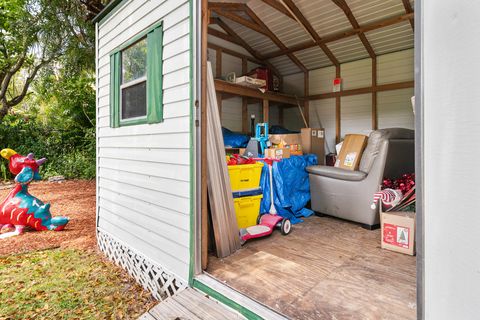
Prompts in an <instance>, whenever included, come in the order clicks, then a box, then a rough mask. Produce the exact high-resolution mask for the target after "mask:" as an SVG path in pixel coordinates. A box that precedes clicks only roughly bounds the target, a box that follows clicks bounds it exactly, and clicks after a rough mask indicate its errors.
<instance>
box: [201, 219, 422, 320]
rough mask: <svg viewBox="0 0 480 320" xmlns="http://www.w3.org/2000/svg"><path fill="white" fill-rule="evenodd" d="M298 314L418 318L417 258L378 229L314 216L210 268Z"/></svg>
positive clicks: (284, 311) (238, 286)
mask: <svg viewBox="0 0 480 320" xmlns="http://www.w3.org/2000/svg"><path fill="white" fill-rule="evenodd" d="M207 271H208V272H209V273H210V274H211V275H212V276H214V277H216V278H217V279H219V280H221V281H224V282H225V283H227V284H228V285H230V286H232V287H233V288H235V289H237V290H239V291H240V292H242V293H244V294H246V295H247V296H249V297H252V298H254V299H256V300H258V301H260V302H262V303H264V304H266V305H268V306H270V307H271V308H273V309H274V310H277V311H279V312H280V313H282V314H284V315H286V316H287V317H289V318H292V319H403V320H404V319H415V318H416V293H415V292H416V267H415V257H412V256H407V255H403V254H400V253H395V252H391V251H387V250H383V249H381V248H380V230H374V231H368V230H365V229H362V228H361V227H359V226H358V225H355V224H352V223H349V222H346V221H342V220H338V219H334V218H329V217H321V218H320V217H310V218H307V219H305V222H303V223H300V224H297V225H294V226H293V230H292V233H291V234H289V235H288V236H282V235H280V232H278V231H275V232H274V234H273V235H272V236H270V237H268V238H264V239H260V240H256V241H252V242H249V243H247V244H246V245H245V246H244V247H243V248H242V249H241V250H239V251H238V252H236V253H235V254H234V255H232V256H230V257H227V258H225V259H217V258H215V257H210V260H209V267H208V270H207Z"/></svg>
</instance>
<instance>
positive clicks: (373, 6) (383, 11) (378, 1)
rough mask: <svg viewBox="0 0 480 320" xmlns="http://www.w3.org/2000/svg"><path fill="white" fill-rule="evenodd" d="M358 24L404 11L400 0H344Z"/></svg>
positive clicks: (396, 14)
mask: <svg viewBox="0 0 480 320" xmlns="http://www.w3.org/2000/svg"><path fill="white" fill-rule="evenodd" d="M346 2H347V4H348V6H349V8H350V10H352V13H353V16H354V17H355V19H356V20H357V22H358V24H359V25H360V26H362V25H364V24H368V23H372V22H375V21H378V20H383V19H386V18H390V17H394V16H398V15H401V14H404V13H405V7H404V6H403V3H402V1H400V0H346Z"/></svg>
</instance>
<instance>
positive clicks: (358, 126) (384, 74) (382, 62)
mask: <svg viewBox="0 0 480 320" xmlns="http://www.w3.org/2000/svg"><path fill="white" fill-rule="evenodd" d="M413 71H414V69H413V49H409V50H405V51H399V52H394V53H389V54H386V55H381V56H378V57H377V76H378V77H377V82H378V84H379V85H380V84H388V83H396V82H403V81H412V80H413V78H414V75H413ZM340 72H341V77H342V81H343V82H342V88H343V89H344V90H349V89H356V88H362V87H368V86H370V85H371V84H372V62H371V60H370V59H364V60H358V61H354V62H349V63H344V64H342V65H341V69H340ZM334 78H335V67H326V68H322V69H317V70H312V71H310V80H309V92H310V94H318V93H327V92H331V91H332V82H333V79H334ZM411 96H413V88H408V89H400V90H392V91H384V92H379V93H378V94H377V117H378V127H379V128H391V127H402V128H410V129H413V128H414V115H413V111H412V106H411V103H410V98H411ZM371 106H372V95H371V94H362V95H354V96H347V97H342V98H341V114H340V119H341V124H340V127H341V136H342V137H343V136H345V134H348V133H363V134H368V133H369V132H370V131H371V129H372V111H371V108H372V107H371ZM310 126H312V127H318V126H323V127H324V128H325V129H326V130H325V135H326V141H327V145H328V146H329V148H330V150H331V151H333V150H334V148H333V147H332V146H334V145H335V99H325V100H316V101H310Z"/></svg>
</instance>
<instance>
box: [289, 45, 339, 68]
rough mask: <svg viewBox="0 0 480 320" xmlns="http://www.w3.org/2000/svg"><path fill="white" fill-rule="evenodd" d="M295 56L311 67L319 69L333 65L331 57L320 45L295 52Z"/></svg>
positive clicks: (307, 66)
mask: <svg viewBox="0 0 480 320" xmlns="http://www.w3.org/2000/svg"><path fill="white" fill-rule="evenodd" d="M295 56H296V57H297V58H298V59H299V60H300V62H302V63H303V65H304V66H305V67H306V68H307V69H309V70H313V69H318V68H321V67H326V66H329V65H332V62H331V61H330V59H329V58H328V57H327V56H326V55H325V53H324V52H323V50H322V49H320V47H318V46H317V47H314V48H310V49H305V50H302V51H298V52H295Z"/></svg>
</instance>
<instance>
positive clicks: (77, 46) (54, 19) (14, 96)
mask: <svg viewBox="0 0 480 320" xmlns="http://www.w3.org/2000/svg"><path fill="white" fill-rule="evenodd" d="M86 16H87V11H86V8H85V7H83V6H82V5H80V4H79V3H78V2H77V0H0V121H2V120H3V118H4V117H5V115H6V114H7V113H8V112H9V110H10V109H11V108H13V107H14V106H16V105H18V104H20V103H21V102H22V101H23V100H24V98H25V97H26V95H27V94H28V93H29V89H30V87H31V85H32V83H33V81H34V80H35V78H36V77H37V75H38V74H39V73H40V72H41V71H42V70H45V69H46V67H47V66H49V67H50V69H49V70H47V72H50V73H51V72H55V69H58V68H59V67H61V66H62V65H63V66H67V64H65V61H67V60H68V61H70V62H73V64H69V65H68V68H69V69H71V70H75V69H79V68H80V69H84V68H87V69H91V70H93V64H94V32H93V26H92V25H91V23H89V22H87V21H86ZM62 59H63V63H62V61H61V60H62ZM79 59H83V60H79Z"/></svg>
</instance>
